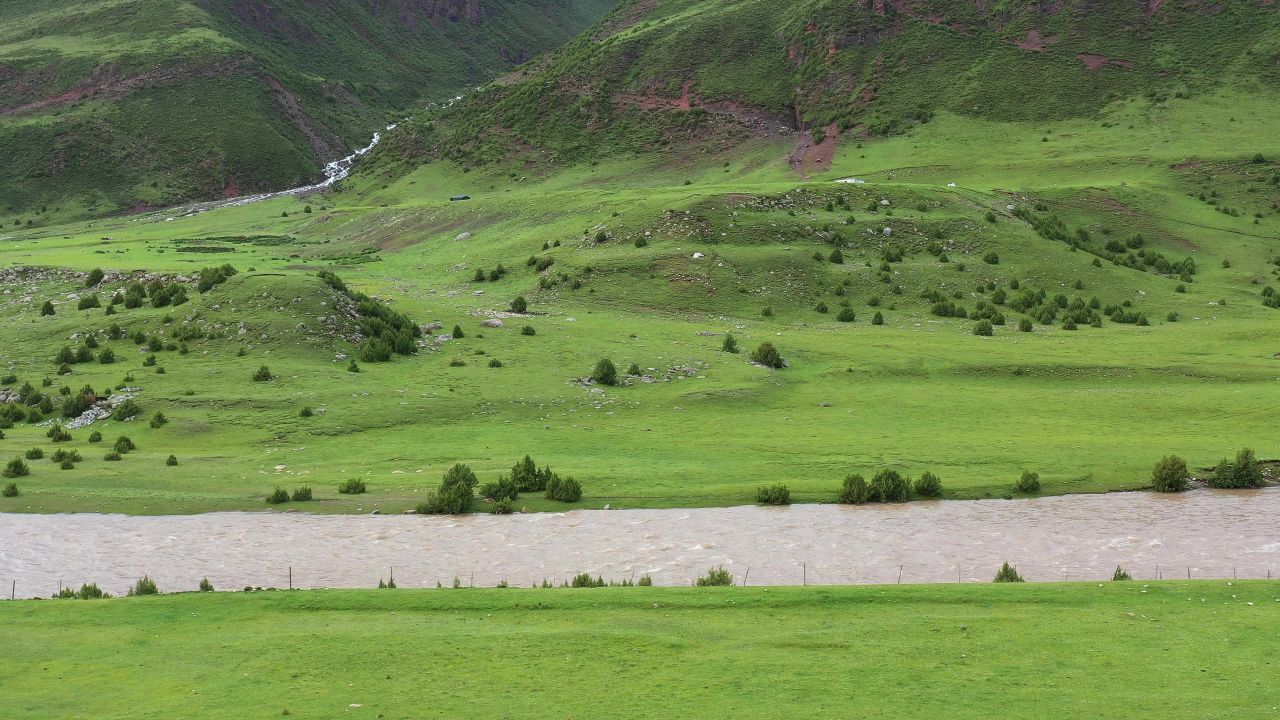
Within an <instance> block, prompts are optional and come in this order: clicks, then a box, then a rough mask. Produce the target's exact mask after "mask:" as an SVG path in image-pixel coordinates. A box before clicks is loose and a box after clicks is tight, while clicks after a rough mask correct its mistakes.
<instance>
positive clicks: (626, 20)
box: [594, 0, 658, 40]
mask: <svg viewBox="0 0 1280 720" xmlns="http://www.w3.org/2000/svg"><path fill="white" fill-rule="evenodd" d="M656 7H658V0H640V2H636V3H631V4H630V5H628V6H627V9H626V10H624V11H623V12H622V13H620V14H619V15H618V16H617V17H615V18H613V19H612V20H609V21H607V22H605V23H603V24H602V25H601V26H600V30H599V32H597V33H596V34H595V36H594V37H595V39H596V40H604V39H605V38H608V37H612V36H613V35H617V34H618V33H620V32H622V31H623V30H626V29H627V28H629V27H631V26H632V25H635V24H636V23H638V22H640V21H641V20H643V19H645V17H647V16H648V15H649V13H651V12H653V10H654V8H656Z"/></svg>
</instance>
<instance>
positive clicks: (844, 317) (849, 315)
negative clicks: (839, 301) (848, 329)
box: [836, 305, 857, 322]
mask: <svg viewBox="0 0 1280 720" xmlns="http://www.w3.org/2000/svg"><path fill="white" fill-rule="evenodd" d="M855 319H857V315H855V314H854V312H853V308H851V307H849V306H847V305H846V306H845V307H843V308H841V309H840V314H839V315H837V316H836V320H839V321H840V322H853V321H854V320H855Z"/></svg>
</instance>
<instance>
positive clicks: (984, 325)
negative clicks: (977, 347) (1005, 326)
mask: <svg viewBox="0 0 1280 720" xmlns="http://www.w3.org/2000/svg"><path fill="white" fill-rule="evenodd" d="M992 332H994V328H992V327H991V321H990V320H981V321H979V322H978V324H977V325H974V326H973V334H974V335H981V336H982V337H991V333H992Z"/></svg>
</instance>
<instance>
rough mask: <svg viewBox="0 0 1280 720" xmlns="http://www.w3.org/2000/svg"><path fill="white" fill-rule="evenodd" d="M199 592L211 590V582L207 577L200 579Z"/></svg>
mask: <svg viewBox="0 0 1280 720" xmlns="http://www.w3.org/2000/svg"><path fill="white" fill-rule="evenodd" d="M200 592H213V583H211V582H209V578H201V579H200Z"/></svg>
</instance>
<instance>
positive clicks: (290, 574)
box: [289, 565, 293, 590]
mask: <svg viewBox="0 0 1280 720" xmlns="http://www.w3.org/2000/svg"><path fill="white" fill-rule="evenodd" d="M289 589H290V590H292V589H293V566H292V565H290V566H289Z"/></svg>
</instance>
